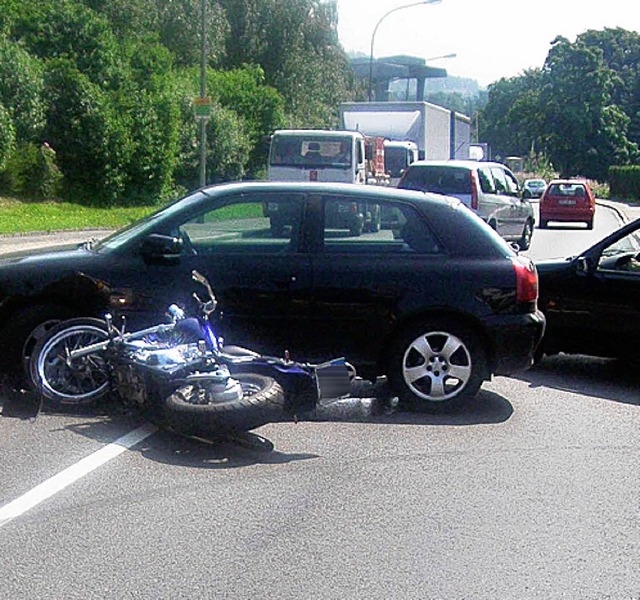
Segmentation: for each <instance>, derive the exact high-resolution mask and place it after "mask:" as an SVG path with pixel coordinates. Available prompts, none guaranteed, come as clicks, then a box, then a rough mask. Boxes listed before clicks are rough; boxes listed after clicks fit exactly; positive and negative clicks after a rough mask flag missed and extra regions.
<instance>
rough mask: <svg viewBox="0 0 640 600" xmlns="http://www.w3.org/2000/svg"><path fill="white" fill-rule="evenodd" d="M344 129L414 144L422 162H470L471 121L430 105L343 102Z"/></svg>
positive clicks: (424, 103)
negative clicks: (460, 160) (455, 160)
mask: <svg viewBox="0 0 640 600" xmlns="http://www.w3.org/2000/svg"><path fill="white" fill-rule="evenodd" d="M339 110H340V127H341V128H342V129H345V130H349V131H359V132H361V133H363V134H364V135H368V136H379V137H383V138H385V139H386V140H389V141H405V142H413V143H414V144H416V146H417V147H418V157H419V158H420V159H421V160H424V159H429V160H446V159H448V158H460V159H468V158H469V145H470V143H471V119H470V118H469V117H467V116H466V115H463V114H461V113H458V112H455V111H451V110H449V109H447V108H444V107H442V106H437V105H436V104H431V103H429V102H343V103H342V104H340V106H339Z"/></svg>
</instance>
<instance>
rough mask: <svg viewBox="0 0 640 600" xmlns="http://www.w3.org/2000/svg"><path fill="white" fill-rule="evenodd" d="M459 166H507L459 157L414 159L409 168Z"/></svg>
mask: <svg viewBox="0 0 640 600" xmlns="http://www.w3.org/2000/svg"><path fill="white" fill-rule="evenodd" d="M431 166H434V167H460V168H465V169H478V168H480V167H503V168H507V169H508V168H509V167H507V166H506V165H503V164H502V163H499V162H492V161H485V160H460V159H453V158H452V159H448V160H430V159H425V160H416V161H415V162H412V163H411V164H410V165H409V167H408V168H409V169H411V168H414V167H431Z"/></svg>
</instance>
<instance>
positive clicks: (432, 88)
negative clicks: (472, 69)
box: [426, 75, 485, 96]
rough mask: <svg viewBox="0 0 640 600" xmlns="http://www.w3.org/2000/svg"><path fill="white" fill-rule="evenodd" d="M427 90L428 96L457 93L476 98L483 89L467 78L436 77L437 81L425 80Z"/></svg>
mask: <svg viewBox="0 0 640 600" xmlns="http://www.w3.org/2000/svg"><path fill="white" fill-rule="evenodd" d="M426 87H427V90H428V92H429V93H430V94H432V93H437V92H447V93H451V92H457V93H459V94H462V95H463V96H477V95H478V94H479V93H480V92H481V91H485V88H481V87H480V85H479V84H478V82H477V81H476V80H475V79H469V78H468V77H454V76H453V75H449V76H448V77H438V78H437V79H428V80H427V85H426Z"/></svg>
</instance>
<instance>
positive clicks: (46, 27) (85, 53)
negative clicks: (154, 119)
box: [11, 0, 122, 87]
mask: <svg viewBox="0 0 640 600" xmlns="http://www.w3.org/2000/svg"><path fill="white" fill-rule="evenodd" d="M24 5H25V7H24V10H22V11H21V12H20V16H19V18H18V19H16V22H15V23H14V26H13V31H12V33H11V37H12V39H20V40H22V41H23V43H24V44H25V48H26V49H27V50H28V51H29V52H30V53H32V54H33V55H35V56H38V57H40V58H42V59H46V60H49V59H57V58H64V59H66V60H68V61H70V62H72V63H73V64H74V65H75V66H76V68H77V69H78V70H79V71H80V72H81V73H83V74H85V75H86V76H87V77H88V78H89V79H90V80H91V81H92V82H93V83H95V84H97V85H100V86H112V87H113V86H117V84H118V78H119V76H120V74H121V69H122V64H121V61H120V52H119V49H118V42H117V39H116V37H115V36H114V35H113V32H112V31H111V29H110V25H109V23H108V21H107V20H106V19H104V18H103V17H101V16H99V15H97V14H96V13H95V12H94V11H92V10H91V9H89V8H87V7H86V6H84V5H83V4H82V3H81V2H77V1H74V0H24Z"/></svg>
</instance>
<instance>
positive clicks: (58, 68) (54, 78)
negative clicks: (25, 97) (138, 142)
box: [44, 59, 131, 205]
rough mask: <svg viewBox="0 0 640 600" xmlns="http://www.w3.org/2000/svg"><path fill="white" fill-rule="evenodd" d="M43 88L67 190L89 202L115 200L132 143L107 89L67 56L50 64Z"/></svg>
mask: <svg viewBox="0 0 640 600" xmlns="http://www.w3.org/2000/svg"><path fill="white" fill-rule="evenodd" d="M45 94H46V96H47V97H48V98H49V100H50V102H49V106H48V111H47V123H46V127H45V132H44V135H45V137H46V139H47V140H48V141H49V144H50V145H51V147H52V148H53V149H54V150H55V151H56V153H57V155H58V158H59V161H60V167H61V169H62V172H63V174H64V178H65V184H66V189H67V192H68V193H69V194H70V196H71V197H72V198H74V199H76V200H78V201H82V202H85V203H88V204H107V205H108V204H116V203H117V202H118V200H119V199H121V197H122V193H123V191H124V189H125V182H126V174H125V165H127V164H128V163H129V160H130V157H131V144H130V141H129V136H128V133H127V131H126V128H125V126H124V121H123V118H122V116H121V115H120V114H119V113H118V111H117V110H116V108H115V106H114V105H113V102H112V101H111V99H110V97H109V95H108V94H107V93H106V92H105V91H103V90H101V89H100V88H99V87H98V86H97V85H96V84H95V83H92V82H91V81H90V80H89V78H88V77H87V76H86V75H84V74H83V73H81V72H80V71H79V70H78V68H77V67H76V66H75V64H73V63H72V62H71V61H69V60H64V59H57V60H52V61H50V62H49V63H48V64H47V71H46V73H45Z"/></svg>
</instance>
